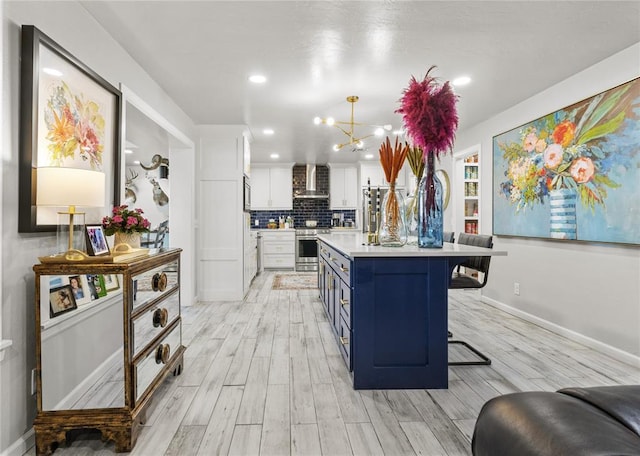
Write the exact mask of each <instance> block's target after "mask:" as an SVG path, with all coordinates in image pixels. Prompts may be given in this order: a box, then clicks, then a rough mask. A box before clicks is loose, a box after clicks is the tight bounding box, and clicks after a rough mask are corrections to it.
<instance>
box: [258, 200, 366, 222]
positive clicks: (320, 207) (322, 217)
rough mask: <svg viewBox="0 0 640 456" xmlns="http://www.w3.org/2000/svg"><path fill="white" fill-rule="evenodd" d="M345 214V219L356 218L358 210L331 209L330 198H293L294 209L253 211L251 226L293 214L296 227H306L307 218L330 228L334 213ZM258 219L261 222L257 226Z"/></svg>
mask: <svg viewBox="0 0 640 456" xmlns="http://www.w3.org/2000/svg"><path fill="white" fill-rule="evenodd" d="M339 213H343V214H344V219H345V220H347V219H351V220H354V221H355V219H356V211H355V210H353V209H351V210H331V209H329V200H293V210H292V211H251V227H252V228H266V227H267V222H268V221H269V219H274V220H275V221H276V222H277V221H278V218H280V217H284V218H286V217H287V216H289V215H290V216H291V217H292V218H293V224H294V227H295V228H305V222H306V221H307V220H317V221H318V228H330V227H331V217H332V216H333V214H339ZM256 220H258V221H259V222H260V224H259V226H256Z"/></svg>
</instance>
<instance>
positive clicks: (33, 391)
mask: <svg viewBox="0 0 640 456" xmlns="http://www.w3.org/2000/svg"><path fill="white" fill-rule="evenodd" d="M34 394H36V370H35V369H31V395H32V396H33V395H34Z"/></svg>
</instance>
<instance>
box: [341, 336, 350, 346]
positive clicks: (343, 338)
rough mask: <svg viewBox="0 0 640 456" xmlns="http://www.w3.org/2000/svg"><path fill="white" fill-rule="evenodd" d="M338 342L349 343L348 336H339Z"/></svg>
mask: <svg viewBox="0 0 640 456" xmlns="http://www.w3.org/2000/svg"><path fill="white" fill-rule="evenodd" d="M340 343H341V344H342V345H349V338H347V337H342V336H340Z"/></svg>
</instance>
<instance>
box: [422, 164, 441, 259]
mask: <svg viewBox="0 0 640 456" xmlns="http://www.w3.org/2000/svg"><path fill="white" fill-rule="evenodd" d="M434 160H435V158H434V156H433V153H428V154H427V160H426V163H425V165H426V166H425V170H424V171H425V175H424V177H423V178H422V180H421V181H420V187H419V189H418V247H422V248H442V230H443V221H442V183H441V182H440V180H439V179H438V178H437V177H436V172H435V163H434Z"/></svg>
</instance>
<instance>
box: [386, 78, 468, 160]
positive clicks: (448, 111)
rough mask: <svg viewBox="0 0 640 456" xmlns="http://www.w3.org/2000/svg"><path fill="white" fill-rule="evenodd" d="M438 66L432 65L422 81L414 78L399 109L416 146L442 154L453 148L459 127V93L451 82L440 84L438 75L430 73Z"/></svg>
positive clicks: (428, 151) (398, 111)
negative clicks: (457, 93)
mask: <svg viewBox="0 0 640 456" xmlns="http://www.w3.org/2000/svg"><path fill="white" fill-rule="evenodd" d="M434 68H435V66H432V67H431V68H429V71H427V74H426V75H425V77H424V79H423V80H422V81H418V80H416V78H415V77H413V76H412V77H411V80H410V81H409V87H407V88H406V89H405V90H404V92H403V96H402V98H401V99H400V108H399V109H397V110H396V112H397V113H399V114H402V120H403V122H404V126H405V128H406V130H407V134H408V136H409V138H410V139H411V140H412V141H413V145H414V146H418V147H421V148H422V150H423V151H424V154H425V155H426V154H435V156H436V157H438V156H439V155H440V154H441V153H445V152H446V151H448V150H451V149H452V148H453V141H454V139H455V133H456V129H457V128H458V112H457V110H456V102H457V101H458V96H457V95H455V94H454V93H453V90H452V89H451V85H450V84H449V81H447V82H445V83H444V84H442V85H439V84H438V81H437V79H436V78H434V77H432V76H429V73H431V70H433V69H434Z"/></svg>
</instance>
